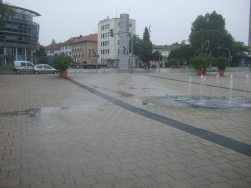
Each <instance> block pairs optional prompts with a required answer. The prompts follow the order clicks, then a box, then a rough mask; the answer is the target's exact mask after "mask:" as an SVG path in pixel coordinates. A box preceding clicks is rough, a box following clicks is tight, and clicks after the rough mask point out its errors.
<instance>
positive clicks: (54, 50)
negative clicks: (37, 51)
mask: <svg viewBox="0 0 251 188" xmlns="http://www.w3.org/2000/svg"><path fill="white" fill-rule="evenodd" d="M60 44H61V43H56V42H55V40H54V39H53V40H52V42H51V44H50V45H48V46H46V47H45V48H44V49H45V52H46V53H47V55H48V56H54V55H55V54H59V53H60V52H61V51H60Z"/></svg>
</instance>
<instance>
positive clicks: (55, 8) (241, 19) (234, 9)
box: [3, 0, 250, 46]
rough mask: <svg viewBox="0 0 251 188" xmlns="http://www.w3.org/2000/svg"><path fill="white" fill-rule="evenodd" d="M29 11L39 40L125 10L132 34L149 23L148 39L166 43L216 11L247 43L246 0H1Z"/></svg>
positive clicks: (64, 36) (88, 29) (92, 28)
mask: <svg viewBox="0 0 251 188" xmlns="http://www.w3.org/2000/svg"><path fill="white" fill-rule="evenodd" d="M3 2H6V3H10V4H12V5H14V6H18V7H22V8H26V9H29V10H33V11H35V12H37V13H39V14H41V16H40V17H34V21H35V22H37V23H38V24H39V25H40V33H39V42H40V44H41V45H44V46H47V45H49V44H51V41H52V39H55V41H56V42H57V43H58V42H65V41H66V40H68V39H69V38H71V37H75V36H79V35H83V36H84V35H89V34H93V33H97V27H98V26H97V25H98V22H99V21H101V20H103V19H106V18H107V16H109V18H110V19H111V18H115V17H119V16H120V14H121V13H128V14H129V15H130V16H129V17H130V19H135V20H136V34H138V35H139V37H141V38H142V37H143V32H144V28H145V27H146V26H147V27H149V24H150V25H151V29H150V30H151V40H152V42H153V44H156V45H170V44H173V43H175V42H179V43H180V42H181V41H182V40H187V39H188V38H189V34H190V32H191V24H192V22H193V21H194V20H195V19H196V18H197V16H198V15H205V14H206V13H212V12H213V11H216V12H217V13H218V14H221V15H222V16H223V17H224V18H225V21H226V29H227V30H228V31H229V32H230V33H231V34H232V36H233V37H234V38H235V40H237V41H242V42H244V43H245V45H248V31H249V9H250V0H154V1H152V0H151V1H150V0H124V1H121V0H88V1H85V0H70V1H66V0H3Z"/></svg>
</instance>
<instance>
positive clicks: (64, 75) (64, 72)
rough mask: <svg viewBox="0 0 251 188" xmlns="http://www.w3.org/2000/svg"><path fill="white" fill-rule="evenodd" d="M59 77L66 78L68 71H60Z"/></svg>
mask: <svg viewBox="0 0 251 188" xmlns="http://www.w3.org/2000/svg"><path fill="white" fill-rule="evenodd" d="M60 77H61V78H67V77H68V71H60Z"/></svg>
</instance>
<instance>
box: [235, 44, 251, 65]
mask: <svg viewBox="0 0 251 188" xmlns="http://www.w3.org/2000/svg"><path fill="white" fill-rule="evenodd" d="M232 50H233V58H232V61H231V63H230V64H231V66H238V65H239V64H240V62H241V59H242V58H243V55H245V53H247V52H249V47H248V46H245V45H244V43H243V42H240V41H235V42H234V44H233V46H232Z"/></svg>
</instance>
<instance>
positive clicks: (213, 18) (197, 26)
mask: <svg viewBox="0 0 251 188" xmlns="http://www.w3.org/2000/svg"><path fill="white" fill-rule="evenodd" d="M224 29H225V19H224V18H223V17H222V15H221V14H217V13H216V11H213V12H212V13H211V14H209V13H207V14H206V15H205V16H202V15H200V16H198V17H197V19H196V20H195V21H194V22H193V23H192V32H193V31H200V30H201V31H206V30H224Z"/></svg>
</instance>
